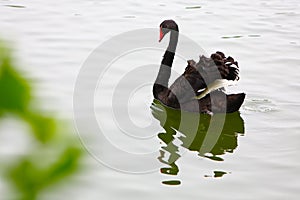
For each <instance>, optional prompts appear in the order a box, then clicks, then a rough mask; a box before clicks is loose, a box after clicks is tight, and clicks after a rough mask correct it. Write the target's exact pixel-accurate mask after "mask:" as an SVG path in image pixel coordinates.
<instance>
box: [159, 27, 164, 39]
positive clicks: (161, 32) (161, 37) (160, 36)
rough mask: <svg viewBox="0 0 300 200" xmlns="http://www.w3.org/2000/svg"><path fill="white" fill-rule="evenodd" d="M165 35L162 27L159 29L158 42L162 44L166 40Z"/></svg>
mask: <svg viewBox="0 0 300 200" xmlns="http://www.w3.org/2000/svg"><path fill="white" fill-rule="evenodd" d="M164 36H165V35H164V33H163V31H162V28H161V27H160V29H159V40H158V42H160V41H161V40H162V39H163V38H164Z"/></svg>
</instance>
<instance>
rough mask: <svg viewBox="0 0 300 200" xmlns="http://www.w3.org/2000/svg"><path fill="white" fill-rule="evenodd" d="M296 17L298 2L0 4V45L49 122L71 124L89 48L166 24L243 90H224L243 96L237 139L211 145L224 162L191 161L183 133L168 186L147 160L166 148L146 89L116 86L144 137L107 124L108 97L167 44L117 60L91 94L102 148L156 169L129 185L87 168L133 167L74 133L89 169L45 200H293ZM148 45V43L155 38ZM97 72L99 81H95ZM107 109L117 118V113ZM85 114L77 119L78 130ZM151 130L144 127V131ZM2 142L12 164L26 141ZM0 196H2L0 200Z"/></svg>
mask: <svg viewBox="0 0 300 200" xmlns="http://www.w3.org/2000/svg"><path fill="white" fill-rule="evenodd" d="M299 6H300V5H299V1H296V0H288V1H280V0H274V1H263V0H261V1H259V0H255V1H249V2H236V1H233V0H226V1H213V2H212V1H207V0H206V1H185V2H173V3H170V2H167V1H148V2H143V3H137V2H135V1H118V0H116V1H75V2H74V1H67V0H65V1H60V3H59V4H58V3H57V2H45V1H44V2H41V1H23V2H17V1H0V13H1V14H0V30H1V31H0V34H1V36H2V37H4V38H6V39H8V40H11V41H13V43H14V47H15V49H16V58H17V60H18V61H17V62H18V64H19V66H20V67H22V68H21V70H22V71H23V72H24V74H25V75H26V76H27V77H28V78H29V79H31V80H32V81H34V83H35V88H36V91H37V92H36V96H37V97H38V98H39V99H41V100H42V102H44V106H43V109H45V110H47V111H57V112H58V113H59V114H60V115H59V116H60V117H61V118H63V119H69V120H70V121H72V119H73V103H72V102H73V91H74V86H75V83H76V78H77V76H78V74H79V71H80V69H81V67H82V65H83V64H84V62H85V60H86V59H87V57H88V56H89V55H90V53H91V52H92V51H93V50H94V49H95V48H97V47H98V46H99V45H100V44H101V43H102V42H104V41H106V40H108V39H110V38H111V37H113V36H114V35H118V34H121V33H123V32H126V31H132V30H134V29H142V28H157V29H158V25H159V24H160V22H161V21H162V20H163V19H167V18H172V19H175V20H176V22H177V23H178V24H179V27H180V32H181V33H182V34H184V35H185V36H186V37H188V38H191V39H193V40H194V41H195V42H196V43H197V44H199V45H200V46H201V47H202V48H203V49H204V50H205V51H206V52H208V53H212V52H215V51H216V50H221V51H224V52H225V53H226V54H228V55H231V56H233V57H234V58H236V59H237V60H238V61H239V65H240V74H241V79H240V81H239V83H238V88H233V90H235V89H236V90H239V91H244V92H245V93H246V94H247V97H246V100H245V103H244V105H243V107H242V108H241V111H240V115H238V116H235V117H236V118H237V119H239V123H238V125H239V126H243V129H244V131H240V130H239V131H238V132H239V133H238V134H236V135H230V134H229V135H228V134H227V136H228V137H229V138H231V140H230V141H232V142H233V143H232V144H233V146H229V147H222V143H221V144H220V146H219V147H218V148H219V149H222V148H223V150H224V152H223V153H220V154H219V155H218V156H217V157H220V158H221V160H223V161H216V160H213V159H210V158H206V157H200V156H199V155H198V153H197V152H196V151H192V150H187V148H185V147H182V145H181V143H182V140H180V137H182V136H184V135H185V134H184V133H176V140H174V146H175V148H176V147H177V148H178V154H179V155H180V157H179V158H178V159H177V160H176V165H177V167H178V170H179V171H178V174H177V175H173V176H172V175H168V174H165V173H161V172H160V168H166V167H168V165H166V164H163V163H162V162H160V161H159V159H157V158H158V157H160V155H161V154H160V151H159V150H161V151H165V154H167V153H168V151H166V150H164V148H163V146H165V144H164V142H163V140H162V139H161V138H160V137H159V135H158V133H160V132H166V131H165V130H164V129H163V128H162V127H160V125H159V122H158V121H157V120H156V119H155V118H154V117H153V116H152V114H151V109H150V105H151V103H152V100H153V99H152V96H151V95H152V94H151V85H149V84H145V85H144V86H142V87H140V88H134V84H133V85H132V84H131V85H130V84H129V85H126V84H125V85H123V87H122V88H123V89H124V91H127V90H128V91H130V90H131V89H132V90H131V92H132V91H136V92H133V93H132V95H131V97H130V102H129V104H126V105H128V112H129V113H130V117H131V120H132V121H133V124H135V125H136V126H137V127H140V128H141V127H142V128H141V129H142V130H144V131H143V132H130V130H132V129H131V127H129V128H128V127H126V125H124V124H121V128H125V129H126V128H128V130H129V131H128V130H125V131H124V132H122V131H120V129H119V128H120V127H119V128H118V126H117V124H116V122H121V123H122V119H124V118H122V117H124V116H122V115H121V118H120V119H119V120H118V119H117V120H116V119H114V118H113V117H112V115H113V112H112V111H111V107H112V103H111V102H112V101H111V98H112V96H113V93H112V91H113V89H112V88H114V87H115V86H116V85H117V83H118V82H119V81H120V80H121V79H122V77H124V75H126V74H128V73H129V72H130V70H133V69H135V68H136V67H137V66H141V65H147V64H154V63H157V64H159V62H160V59H161V56H162V54H163V53H162V52H163V49H164V48H165V46H166V43H162V44H156V43H155V44H154V45H157V46H158V47H159V48H161V49H160V50H153V49H148V50H144V51H141V52H136V53H133V54H128V55H127V56H125V57H123V58H120V59H119V60H117V61H116V62H114V65H113V67H112V68H111V70H112V71H111V72H109V73H107V74H106V75H105V76H104V79H102V82H101V81H100V82H99V83H98V87H97V88H98V90H96V93H95V99H96V100H95V113H96V118H97V121H98V122H99V124H100V125H101V124H104V125H105V127H104V135H105V137H106V139H108V141H110V142H111V143H112V144H114V145H116V146H117V147H119V148H120V149H121V150H122V151H127V152H129V153H141V154H147V158H145V160H143V159H144V158H142V157H143V156H140V157H138V158H139V159H142V160H143V161H144V162H145V163H146V164H147V166H155V167H156V168H155V169H156V170H150V171H151V173H142V174H132V173H124V172H119V171H120V170H119V171H118V170H113V169H111V168H109V167H105V166H104V165H102V164H101V163H100V162H99V160H97V157H98V158H99V156H100V155H99V154H98V153H99V152H103V154H105V155H103V157H101V158H104V159H105V160H106V161H107V160H108V159H110V158H111V159H112V162H111V163H112V164H115V165H117V167H118V168H119V169H124V168H125V169H127V170H129V171H130V169H135V167H137V168H138V167H139V166H138V163H140V162H139V160H133V159H127V158H128V157H122V156H120V155H121V154H118V153H116V151H108V149H107V148H109V147H107V144H106V143H105V142H103V141H104V140H101V138H100V137H99V136H98V135H95V134H89V133H81V136H82V138H85V139H84V140H85V141H91V142H90V143H89V144H88V146H89V149H90V150H92V154H93V155H94V156H89V157H88V158H87V159H86V162H85V163H86V164H85V165H86V166H87V170H86V171H85V172H82V173H81V174H79V175H78V176H76V177H75V178H74V182H75V183H76V184H75V185H72V184H71V185H70V186H69V187H63V188H59V189H58V192H56V193H53V192H50V191H49V192H47V191H46V193H45V194H44V198H45V199H65V196H71V197H72V198H73V199H82V198H83V197H84V198H88V199H99V198H102V199H119V198H123V199H141V198H143V199H155V198H165V199H183V198H194V199H196V198H203V199H272V200H274V199H298V198H299V195H300V192H299V189H298V185H299V175H298V174H299V173H298V169H299V167H300V161H299V159H297V156H298V155H299V151H300V145H299V144H300V142H299V141H300V140H299V139H300V138H299V137H300V136H299V128H300V127H299V123H298V120H299V114H298V112H299V108H300V104H299V102H298V100H299V97H300V95H299V89H300V84H299V79H300V74H299V73H298V65H299V64H300V59H299V55H298V54H299V50H300V37H299V32H300V25H299V20H300V13H299ZM137 37H138V36H137ZM153 37H155V39H158V30H157V35H155V36H153ZM153 41H154V40H153ZM155 42H156V41H155ZM165 42H166V41H165ZM189 51H191V50H189ZM193 53H194V54H193V55H191V58H194V59H197V57H196V56H197V54H199V53H198V52H195V51H194V52H193ZM107 55H108V56H109V55H110V52H107ZM185 66H186V61H185V60H184V59H182V58H180V57H177V58H176V59H175V62H174V69H175V70H176V71H177V72H178V73H179V74H180V73H181V72H182V71H183V69H184V67H185ZM101 67H102V66H101V65H100V67H99V70H103V67H102V68H101ZM155 67H158V66H152V68H153V73H154V74H155V73H156V72H157V68H155ZM150 71H152V70H150ZM143 78H145V80H147V81H145V82H146V83H148V81H150V80H154V78H155V77H154V76H152V74H151V75H149V76H148V77H140V79H142V80H143ZM174 78H176V74H174V73H173V74H172V80H174ZM132 83H135V82H134V81H133V82H132ZM87 89H88V88H87ZM126 89H127V90H126ZM133 89H136V90H133ZM120 101H121V100H120ZM118 102H119V101H117V103H118ZM120 105H123V104H121V103H120ZM116 108H117V109H122V106H119V107H118V106H117V107H116ZM85 114H86V113H84V111H83V113H82V119H84V118H85V117H86V115H85ZM234 119H235V118H234ZM149 124H150V127H151V128H147V129H143V127H148V126H149ZM130 125H131V124H130ZM73 126H74V127H75V124H73ZM124 126H125V127H124ZM128 126H129V125H128ZM234 126H235V125H233V129H234ZM21 127H22V126H21ZM233 132H234V131H233ZM17 133H18V132H17V131H16V133H14V134H15V135H17ZM125 133H126V134H132V135H131V136H128V135H126V134H125ZM231 133H232V132H231ZM1 134H2V133H1ZM1 138H2V139H1V141H0V144H1V151H0V154H1V156H2V157H3V156H8V155H18V154H20V153H21V152H20V151H19V150H16V148H13V147H14V145H17V146H21V147H22V148H25V149H26V144H27V143H26V139H25V140H24V141H23V140H21V141H20V139H19V140H15V141H12V139H11V138H10V137H9V136H8V135H7V134H2V136H1ZM22 138H25V136H24V137H23V136H22ZM89 138H90V140H89ZM134 138H137V139H134ZM141 138H144V139H141ZM224 140H225V141H228V140H226V139H224ZM106 147H107V148H106ZM98 151H99V152H98ZM95 155H96V156H95ZM115 159H117V160H115ZM143 166H144V165H141V167H143ZM138 169H140V168H138ZM121 171H122V170H121ZM123 171H124V170H123ZM214 176H217V177H214ZM170 180H175V181H180V184H179V185H178V182H175V184H177V185H175V186H174V185H172V186H169V185H166V184H163V183H162V181H170ZM171 183H172V182H171ZM0 192H1V194H7V198H8V196H9V195H8V193H7V188H6V187H5V185H4V184H3V183H2V184H0ZM5 197H6V196H5V195H4V196H3V195H2V197H1V199H2V198H3V199H6V198H5Z"/></svg>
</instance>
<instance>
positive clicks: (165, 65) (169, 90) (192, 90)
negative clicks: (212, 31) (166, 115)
mask: <svg viewBox="0 0 300 200" xmlns="http://www.w3.org/2000/svg"><path fill="white" fill-rule="evenodd" d="M168 32H170V41H169V45H168V47H167V50H166V51H165V54H164V56H163V59H162V61H161V65H160V69H159V72H158V75H157V78H156V80H155V83H154V85H153V95H154V98H155V99H158V100H159V101H160V102H162V103H163V104H164V105H166V106H168V107H171V108H174V109H180V110H183V111H188V112H200V113H208V114H213V113H231V112H236V111H238V110H239V108H240V107H241V105H242V104H243V102H244V99H245V94H244V93H238V94H230V95H227V94H225V93H224V92H223V91H222V90H221V89H217V90H213V91H210V92H209V93H208V94H205V95H204V94H203V95H202V97H201V98H200V99H196V98H195V96H197V95H200V96H201V92H199V91H200V90H202V92H203V90H204V89H205V88H208V87H209V85H210V84H214V83H215V82H216V81H219V80H232V81H233V80H238V79H239V76H238V74H239V69H238V63H237V62H236V61H235V60H234V59H233V58H232V57H225V55H224V53H222V52H219V51H218V52H216V53H214V54H212V55H211V57H210V58H207V57H205V56H200V60H199V62H198V63H196V62H195V61H193V60H189V61H188V66H187V67H186V68H185V71H184V73H183V74H182V75H181V76H180V77H178V78H177V79H176V80H175V82H174V83H173V84H172V85H171V86H170V87H169V86H168V83H169V79H170V75H171V67H172V64H173V60H174V56H175V51H176V46H177V42H178V36H179V29H178V25H177V24H176V22H175V21H173V20H165V21H163V22H162V23H161V24H160V39H159V41H161V40H162V39H163V38H164V36H165V35H166V34H167V33H168Z"/></svg>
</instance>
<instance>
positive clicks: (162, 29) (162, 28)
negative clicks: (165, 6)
mask: <svg viewBox="0 0 300 200" xmlns="http://www.w3.org/2000/svg"><path fill="white" fill-rule="evenodd" d="M171 30H174V31H177V32H178V25H177V24H176V22H175V21H174V20H172V19H169V20H165V21H163V22H162V23H161V24H160V25H159V42H160V41H161V40H162V39H163V38H164V36H165V35H166V34H167V33H168V32H170V31H171Z"/></svg>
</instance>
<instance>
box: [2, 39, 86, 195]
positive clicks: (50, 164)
mask: <svg viewBox="0 0 300 200" xmlns="http://www.w3.org/2000/svg"><path fill="white" fill-rule="evenodd" d="M31 104H32V97H31V88H30V83H29V82H28V81H26V79H25V78H23V76H22V75H21V74H20V72H18V70H17V68H16V67H15V66H14V65H13V62H12V57H11V52H10V50H9V49H8V48H7V47H6V45H5V44H4V43H3V42H2V41H1V40H0V120H1V118H3V117H5V116H6V115H5V114H10V115H11V114H12V115H13V116H16V117H17V119H20V120H23V121H24V122H26V123H27V124H28V125H29V126H30V127H31V134H30V135H28V137H33V138H34V141H35V143H34V144H33V145H32V146H31V148H30V150H29V151H28V152H24V154H23V156H21V157H16V158H15V159H14V160H13V162H10V164H5V166H4V167H5V169H4V174H5V176H6V178H7V179H8V181H9V182H10V183H11V185H12V186H13V188H14V190H15V192H16V196H17V199H22V200H36V199H39V195H40V193H41V192H42V191H43V190H44V189H45V188H47V187H49V186H53V185H55V184H57V183H59V182H61V181H62V180H64V179H65V178H66V177H68V176H70V175H72V174H74V173H75V172H76V170H77V169H78V168H79V165H80V158H81V157H82V155H83V152H82V149H81V148H80V147H79V146H78V145H77V144H76V143H75V142H74V140H73V139H72V138H71V137H70V135H69V134H68V132H67V131H65V130H64V129H59V124H58V123H57V120H56V119H55V118H54V117H53V116H51V115H49V114H45V113H43V112H42V111H40V110H39V109H38V108H37V107H36V106H35V107H33V106H32V105H31ZM16 148H18V147H16ZM3 163H6V162H3ZM1 198H2V197H1Z"/></svg>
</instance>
